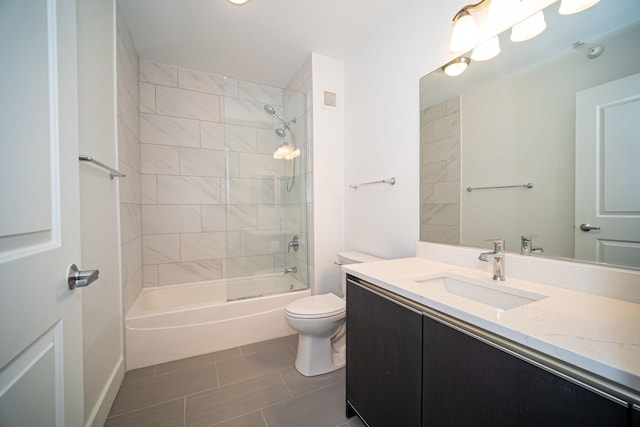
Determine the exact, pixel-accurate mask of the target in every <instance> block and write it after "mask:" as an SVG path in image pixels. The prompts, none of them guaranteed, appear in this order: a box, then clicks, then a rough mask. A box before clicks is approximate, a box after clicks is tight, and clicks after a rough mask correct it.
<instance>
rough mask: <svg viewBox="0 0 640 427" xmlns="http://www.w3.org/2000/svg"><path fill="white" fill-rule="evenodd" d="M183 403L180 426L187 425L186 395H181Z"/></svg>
mask: <svg viewBox="0 0 640 427" xmlns="http://www.w3.org/2000/svg"><path fill="white" fill-rule="evenodd" d="M183 399H184V405H183V409H182V427H187V396H186V395H185V396H183Z"/></svg>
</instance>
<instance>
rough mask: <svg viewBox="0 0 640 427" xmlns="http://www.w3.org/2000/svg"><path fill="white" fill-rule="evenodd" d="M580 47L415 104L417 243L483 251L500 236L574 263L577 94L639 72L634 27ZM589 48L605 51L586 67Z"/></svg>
mask: <svg viewBox="0 0 640 427" xmlns="http://www.w3.org/2000/svg"><path fill="white" fill-rule="evenodd" d="M636 9H638V8H637V6H636ZM614 28H615V26H614ZM583 41H584V42H585V43H584V44H581V45H579V46H575V47H573V46H571V45H569V46H563V47H562V49H561V52H560V53H555V54H553V55H552V56H551V57H550V58H547V59H545V60H543V61H540V62H537V63H535V64H529V65H528V66H527V67H525V68H524V69H520V70H518V71H515V72H512V73H510V74H508V75H506V76H504V77H501V78H499V79H494V80H492V81H489V82H488V83H485V84H476V85H474V86H473V87H471V88H469V89H468V90H465V91H464V92H463V93H461V94H460V95H459V96H457V95H451V94H449V96H448V97H447V98H446V99H444V100H442V99H438V100H437V101H438V102H436V103H435V104H426V103H425V97H422V105H421V173H420V178H421V186H420V190H421V192H420V195H421V196H420V197H421V201H420V208H421V215H420V218H421V227H420V239H421V240H425V241H432V242H440V243H449V244H462V245H466V246H476V247H485V246H487V245H488V243H487V242H486V240H487V239H493V238H497V237H501V238H505V239H506V241H507V250H508V251H510V252H519V250H520V236H522V235H525V234H530V235H535V236H537V237H535V238H534V245H535V246H541V247H543V249H544V255H545V256H554V257H566V258H573V257H574V253H575V251H574V237H575V233H576V230H575V225H574V222H575V218H574V187H575V186H574V180H575V177H574V174H575V160H574V153H575V147H576V146H575V105H576V93H577V92H579V91H582V90H584V89H588V88H591V87H593V86H597V85H600V84H602V83H605V82H609V81H612V80H616V79H619V78H621V77H624V76H628V75H632V74H635V73H639V72H640V57H638V55H637V54H636V53H637V52H638V51H640V49H639V48H638V45H639V44H640V23H635V24H632V25H630V26H626V27H625V29H624V31H622V30H621V29H617V30H615V31H613V32H611V33H608V34H606V35H605V36H603V37H599V38H598V39H591V40H583ZM594 45H602V46H603V47H604V52H603V53H602V54H601V55H599V56H597V57H595V58H590V57H589V56H590V55H589V49H590V48H591V47H593V46H594ZM519 47H520V48H525V49H526V47H525V46H519ZM591 56H593V55H591ZM472 65H473V64H472ZM468 71H473V69H472V68H471V67H470V70H468ZM432 74H438V75H437V78H439V79H442V73H441V72H434V73H432ZM430 77H432V76H431V75H429V76H425V77H424V78H423V80H426V79H429V78H430ZM423 84H426V82H422V81H421V86H423ZM443 93H444V92H443ZM434 94H435V92H434ZM437 96H440V98H442V94H438V95H437ZM529 182H532V183H534V187H533V188H532V189H526V188H505V189H494V190H484V191H472V192H467V191H466V190H465V189H466V188H467V187H469V186H471V187H485V186H503V185H505V186H506V185H520V184H525V183H529Z"/></svg>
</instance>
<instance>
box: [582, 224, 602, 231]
mask: <svg viewBox="0 0 640 427" xmlns="http://www.w3.org/2000/svg"><path fill="white" fill-rule="evenodd" d="M580 230H582V231H591V230H600V227H598V226H596V225H591V224H580Z"/></svg>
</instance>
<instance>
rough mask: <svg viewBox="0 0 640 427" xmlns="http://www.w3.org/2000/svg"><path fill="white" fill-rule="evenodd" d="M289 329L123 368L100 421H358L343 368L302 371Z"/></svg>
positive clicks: (110, 424)
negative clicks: (350, 408) (350, 409)
mask: <svg viewBox="0 0 640 427" xmlns="http://www.w3.org/2000/svg"><path fill="white" fill-rule="evenodd" d="M297 344H298V341H297V335H291V336H288V337H283V338H276V339H273V340H269V341H263V342H259V343H255V344H250V345H246V346H242V347H236V348H232V349H229V350H223V351H218V352H215V353H210V354H204V355H201V356H196V357H191V358H188V359H182V360H177V361H174V362H168V363H163V364H161V365H156V366H150V367H147V368H140V369H136V370H133V371H129V372H127V374H126V375H125V377H124V381H123V383H122V386H121V387H120V390H119V391H118V395H117V397H116V400H115V402H114V404H113V407H112V408H111V412H110V413H109V418H108V419H107V422H106V424H105V426H107V427H114V426H136V427H140V426H149V427H151V426H153V427H169V426H171V427H208V426H219V427H286V426H296V427H300V426H304V427H316V426H317V427H336V426H338V427H362V426H364V424H363V423H362V422H361V421H360V420H359V419H358V418H357V417H354V418H351V419H347V418H345V415H344V414H345V409H344V405H345V403H344V402H345V394H344V393H345V371H344V369H340V370H338V371H335V372H332V373H329V374H325V375H320V376H316V377H305V376H303V375H301V374H299V373H298V371H296V369H295V367H294V361H295V351H296V349H297Z"/></svg>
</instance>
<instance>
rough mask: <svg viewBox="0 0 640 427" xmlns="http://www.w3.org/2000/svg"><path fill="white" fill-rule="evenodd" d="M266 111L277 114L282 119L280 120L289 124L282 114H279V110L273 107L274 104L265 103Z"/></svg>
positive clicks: (273, 114)
mask: <svg viewBox="0 0 640 427" xmlns="http://www.w3.org/2000/svg"><path fill="white" fill-rule="evenodd" d="M264 111H266V112H267V113H269V114H271V115H272V116H276V117H277V118H278V119H280V121H281V122H282V123H284V124H285V125H287V124H288V123H287V122H286V121H285V119H284V118H283V117H282V116H281V115H280V114H278V112H277V111H276V109H275V108H273V106H272V105H269V104H267V105H265V106H264Z"/></svg>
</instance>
